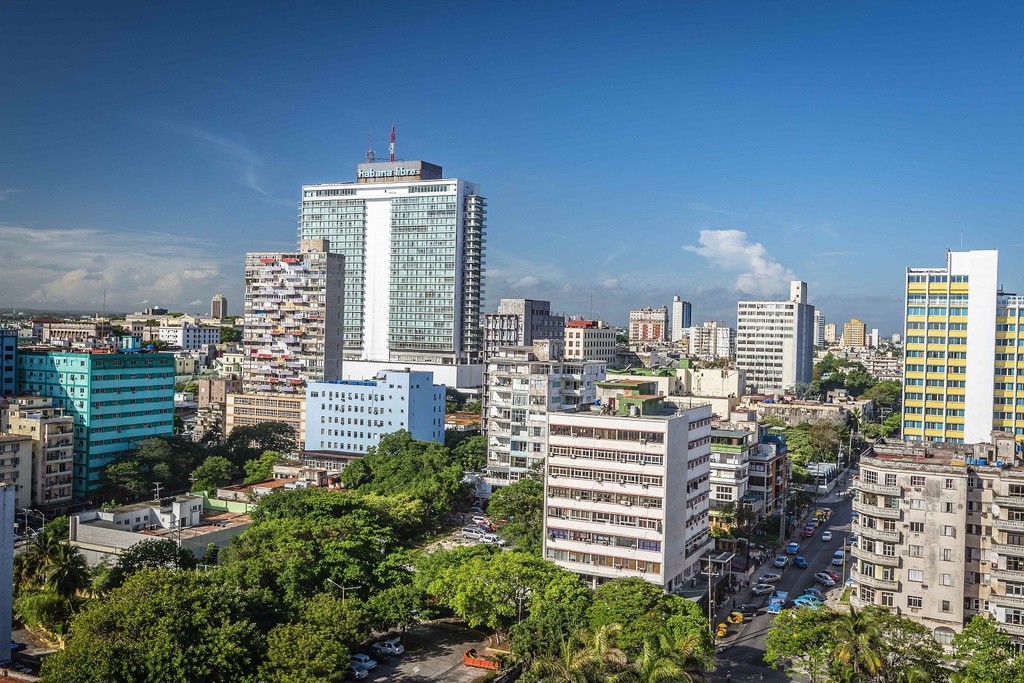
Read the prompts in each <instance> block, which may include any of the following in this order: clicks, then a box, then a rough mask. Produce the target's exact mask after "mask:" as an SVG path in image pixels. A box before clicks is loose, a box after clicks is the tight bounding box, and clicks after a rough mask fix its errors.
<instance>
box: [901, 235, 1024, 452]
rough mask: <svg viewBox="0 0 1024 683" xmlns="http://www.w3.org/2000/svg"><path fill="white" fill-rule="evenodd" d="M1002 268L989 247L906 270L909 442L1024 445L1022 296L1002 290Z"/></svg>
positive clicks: (905, 416) (905, 426) (905, 421)
mask: <svg viewBox="0 0 1024 683" xmlns="http://www.w3.org/2000/svg"><path fill="white" fill-rule="evenodd" d="M998 266H999V252H997V251H994V250H991V251H967V252H947V253H946V267H945V268H908V269H907V292H906V316H905V320H906V322H905V330H904V331H905V336H904V338H905V340H906V342H905V344H906V346H905V349H906V351H905V360H904V387H903V438H904V439H907V440H911V441H947V442H952V443H979V442H987V441H989V439H990V438H991V433H992V431H993V430H998V431H1004V432H1010V433H1013V434H1014V435H1015V436H1016V438H1017V440H1018V441H1021V440H1024V354H1021V353H1019V352H1020V351H1024V335H1022V334H1021V331H1020V325H1021V322H1022V321H1021V317H1020V316H1021V313H1022V309H1024V298H1022V297H1018V296H1015V295H1011V294H1005V293H1003V292H1002V291H1000V290H999V286H998Z"/></svg>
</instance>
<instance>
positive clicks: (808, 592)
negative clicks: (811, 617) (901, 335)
mask: <svg viewBox="0 0 1024 683" xmlns="http://www.w3.org/2000/svg"><path fill="white" fill-rule="evenodd" d="M804 595H807V596H810V597H812V598H817V599H818V600H821V601H824V600H825V594H824V593H822V592H821V591H820V590H818V589H817V588H808V589H807V590H805V591H804Z"/></svg>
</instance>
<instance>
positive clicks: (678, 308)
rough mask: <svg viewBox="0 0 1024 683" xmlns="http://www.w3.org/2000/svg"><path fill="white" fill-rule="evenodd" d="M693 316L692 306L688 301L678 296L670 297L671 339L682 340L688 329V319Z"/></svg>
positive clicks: (674, 340)
mask: <svg viewBox="0 0 1024 683" xmlns="http://www.w3.org/2000/svg"><path fill="white" fill-rule="evenodd" d="M692 317H693V306H692V305H691V304H690V302H689V301H683V300H682V299H680V298H679V297H678V296H674V297H672V341H673V342H679V341H682V340H683V337H684V336H685V335H686V331H687V330H688V329H690V326H691V325H690V321H691V320H692Z"/></svg>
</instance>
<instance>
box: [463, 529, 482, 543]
mask: <svg viewBox="0 0 1024 683" xmlns="http://www.w3.org/2000/svg"><path fill="white" fill-rule="evenodd" d="M485 533H487V532H486V531H484V530H483V529H481V528H480V527H476V526H464V527H462V537H463V538H466V539H469V540H470V541H479V540H480V539H481V538H483V537H484V534H485Z"/></svg>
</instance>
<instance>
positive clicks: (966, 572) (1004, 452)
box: [851, 432, 1024, 647]
mask: <svg viewBox="0 0 1024 683" xmlns="http://www.w3.org/2000/svg"><path fill="white" fill-rule="evenodd" d="M991 440H992V442H993V443H992V444H954V443H928V442H916V441H896V440H889V442H888V443H886V444H884V445H881V444H876V445H875V447H874V449H873V452H872V454H871V455H870V456H868V457H864V458H862V459H861V474H860V478H859V481H858V482H857V483H856V484H855V486H856V489H857V497H856V499H855V501H854V503H853V509H854V510H855V511H856V512H858V513H860V514H859V518H858V519H857V520H856V523H855V525H854V527H853V530H854V532H855V533H856V534H857V535H858V538H859V540H858V542H857V543H856V545H854V547H853V548H852V551H851V553H852V557H853V560H852V561H853V564H852V572H851V577H852V578H853V579H854V580H855V581H856V582H857V589H856V591H855V592H854V594H853V595H852V596H851V602H852V604H854V605H855V606H858V607H860V606H864V605H869V604H875V605H884V606H887V607H891V608H893V609H895V610H896V611H897V612H898V613H899V614H901V615H903V616H905V617H908V618H910V619H913V620H914V621H917V622H920V623H922V624H924V625H925V626H927V627H928V628H929V629H931V630H932V633H933V635H934V637H935V639H936V640H937V641H939V642H940V643H943V644H945V645H948V644H949V643H950V642H951V641H952V639H953V636H954V634H955V633H957V632H959V631H960V630H961V629H962V628H963V625H964V624H965V623H966V622H967V621H969V620H970V619H971V618H972V617H974V616H977V615H984V616H987V617H989V618H992V619H994V620H995V621H996V625H997V626H998V627H999V628H1000V629H1001V630H1003V631H1006V632H1007V633H1008V634H1009V635H1010V637H1011V640H1013V641H1014V642H1015V643H1016V644H1017V647H1021V646H1024V467H1022V466H1021V461H1020V453H1018V452H1017V451H1016V449H1015V446H1014V440H1013V435H1012V434H1008V433H1005V432H993V433H992V434H991Z"/></svg>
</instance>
